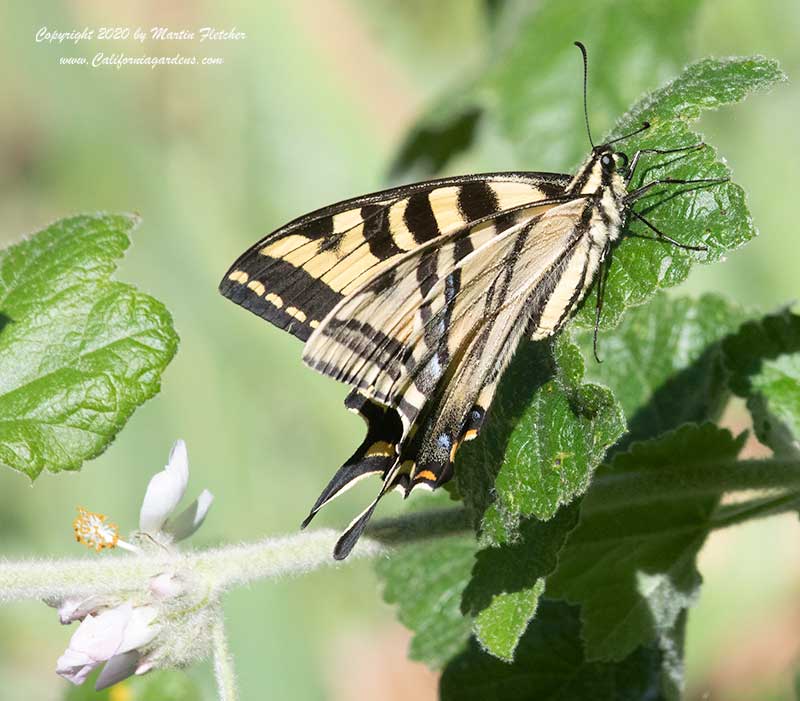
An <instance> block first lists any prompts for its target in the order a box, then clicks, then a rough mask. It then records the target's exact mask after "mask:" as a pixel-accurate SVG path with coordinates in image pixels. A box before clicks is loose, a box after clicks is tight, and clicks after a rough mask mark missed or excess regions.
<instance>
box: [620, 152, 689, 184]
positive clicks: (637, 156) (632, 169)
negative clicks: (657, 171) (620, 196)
mask: <svg viewBox="0 0 800 701" xmlns="http://www.w3.org/2000/svg"><path fill="white" fill-rule="evenodd" d="M701 148H705V144H704V143H703V142H702V141H701V142H700V143H699V144H692V145H691V146H681V147H680V148H642V149H639V150H638V151H636V153H634V154H633V158H632V159H631V165H630V168H629V169H628V176H627V177H626V178H625V185H626V186H627V185H628V184H629V183H630V181H631V180H632V179H633V174H634V172H635V171H636V166H637V165H638V164H639V159H640V158H641V157H642V155H643V154H645V153H658V154H662V155H663V154H667V153H683V152H684V151H696V150H698V149H701Z"/></svg>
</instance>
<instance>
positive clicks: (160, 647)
mask: <svg viewBox="0 0 800 701" xmlns="http://www.w3.org/2000/svg"><path fill="white" fill-rule="evenodd" d="M188 482H189V458H188V455H187V452H186V444H185V443H184V442H183V441H181V440H179V441H176V443H175V445H174V446H173V448H172V451H171V452H170V455H169V461H168V463H167V466H166V467H165V468H164V469H163V470H162V471H161V472H159V473H158V474H156V475H155V476H154V477H153V478H152V479H151V480H150V483H149V484H148V485H147V492H146V493H145V496H144V501H143V502H142V508H141V512H140V515H139V529H140V531H141V532H142V533H143V534H146V536H147V538H146V539H144V538H141V537H139V538H138V541H139V542H140V543H141V544H142V545H141V548H139V547H136V546H134V545H131V544H130V543H126V542H125V541H124V540H122V539H121V538H120V537H119V531H118V529H117V526H116V525H115V524H113V523H111V522H109V521H107V520H106V517H105V516H104V515H103V514H97V513H93V512H91V511H88V510H87V509H83V508H79V509H78V517H77V518H76V519H75V521H74V523H73V528H74V531H75V537H76V539H77V540H78V542H80V543H83V544H85V545H87V546H89V547H90V548H92V549H94V550H96V551H98V552H99V551H101V550H105V549H110V548H115V547H121V548H124V549H127V550H130V551H133V552H136V553H140V554H141V553H142V552H143V551H145V550H147V546H146V544H151V545H152V543H156V544H157V545H158V546H164V547H165V548H166V552H168V553H173V550H172V549H171V548H169V547H168V546H169V545H170V544H171V543H173V542H176V541H179V540H183V539H184V538H188V537H189V536H190V535H192V533H194V532H195V531H196V530H197V529H198V528H199V527H200V526H201V524H202V523H203V520H204V519H205V517H206V514H208V510H209V508H210V507H211V502H212V501H213V499H214V497H213V496H212V495H211V492H209V491H208V490H203V492H202V493H201V494H200V496H199V497H198V498H197V499H195V501H193V502H192V503H191V504H190V505H189V506H188V507H186V508H185V509H184V510H183V511H182V512H180V513H179V514H178V515H177V516H173V515H172V514H173V512H174V511H175V509H176V507H177V506H178V503H179V502H180V500H181V499H182V498H183V495H184V494H185V492H186V486H187V484H188ZM150 549H151V550H152V547H151V548H150ZM170 562H172V560H171V559H170V558H169V557H168V559H167V565H166V567H165V569H164V570H161V571H156V572H154V573H153V576H152V577H150V579H149V581H148V583H147V586H146V587H145V588H144V590H141V591H138V592H133V593H131V592H128V593H125V594H119V595H116V596H114V595H108V594H103V595H89V596H83V597H67V598H64V599H61V600H58V601H50V602H48V603H49V604H50V605H51V606H54V607H55V608H57V609H58V614H59V619H60V620H61V622H62V623H65V624H68V623H72V622H74V621H80V622H81V623H80V625H79V626H78V629H77V630H76V631H75V633H74V634H73V636H72V639H71V640H70V643H69V647H68V648H67V649H66V651H65V652H64V654H63V655H61V657H60V658H59V659H58V662H57V664H56V672H57V673H58V674H60V675H61V676H62V677H64V678H65V679H68V680H69V681H71V682H73V683H74V684H82V683H83V682H84V681H86V678H87V677H88V676H89V674H90V673H91V672H92V671H93V670H94V669H96V668H97V667H99V666H100V665H105V666H104V667H103V670H102V671H101V672H100V675H99V676H98V678H97V684H96V688H97V689H98V690H100V689H105V688H106V687H108V686H111V685H112V684H116V683H117V682H119V681H121V680H122V679H125V678H126V677H129V676H130V675H132V674H145V673H146V672H148V671H150V669H152V668H153V667H155V666H159V665H161V664H163V663H164V661H165V660H167V661H169V660H170V659H172V658H174V657H176V655H177V656H178V657H180V654H182V653H181V652H180V650H178V651H177V652H176V646H175V644H174V642H175V641H174V639H173V640H172V641H170V640H169V638H170V635H172V637H173V638H174V636H175V633H174V631H173V632H172V633H170V628H169V626H168V625H166V624H165V625H162V623H161V622H165V621H168V620H170V618H172V619H175V615H176V614H178V616H180V615H181V614H182V613H183V612H184V611H185V612H187V615H186V619H187V620H186V622H185V623H184V624H182V628H184V629H185V631H183V634H184V637H187V636H189V638H191V639H192V640H197V641H198V643H202V640H203V635H202V631H198V630H197V627H196V625H197V621H198V620H202V615H203V613H202V608H203V607H202V606H201V607H199V608H198V607H197V601H192V600H191V599H192V597H191V595H190V590H189V587H188V584H187V579H186V578H185V577H184V575H183V574H181V572H180V560H179V558H175V559H174V564H169V563H170ZM162 565H163V563H162ZM201 595H202V596H205V594H204V593H202V594H201ZM187 597H188V599H187ZM198 611H199V613H198ZM180 628H181V625H179V626H177V628H176V630H178V629H180ZM179 632H180V631H179ZM159 636H160V637H159ZM184 647H186V646H184ZM188 647H189V648H190V647H191V645H189V646H188ZM178 661H180V660H178Z"/></svg>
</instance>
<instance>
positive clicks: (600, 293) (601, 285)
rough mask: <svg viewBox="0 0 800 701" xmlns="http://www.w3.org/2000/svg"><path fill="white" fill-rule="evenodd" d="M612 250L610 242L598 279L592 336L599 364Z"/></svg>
mask: <svg viewBox="0 0 800 701" xmlns="http://www.w3.org/2000/svg"><path fill="white" fill-rule="evenodd" d="M610 250H611V242H610V241H609V242H608V243H607V244H606V245H605V248H604V249H603V254H602V255H601V256H600V266H601V267H600V275H599V276H598V278H597V302H596V303H595V307H594V333H593V334H592V352H593V353H594V359H595V360H596V361H597V362H598V363H602V362H603V361H602V360H600V356H599V355H598V354H597V333H598V331H599V330H600V315H601V314H602V313H603V297H604V296H605V293H606V280H607V279H608V269H609V267H610V266H611V258H610V257H609V256H608V253H609V251H610Z"/></svg>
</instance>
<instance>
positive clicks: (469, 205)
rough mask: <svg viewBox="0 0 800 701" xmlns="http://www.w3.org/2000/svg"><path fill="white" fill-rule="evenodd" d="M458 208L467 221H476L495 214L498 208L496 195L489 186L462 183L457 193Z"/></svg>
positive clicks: (486, 184)
mask: <svg viewBox="0 0 800 701" xmlns="http://www.w3.org/2000/svg"><path fill="white" fill-rule="evenodd" d="M458 208H459V209H460V210H461V214H462V215H463V217H464V219H466V220H467V221H477V220H478V219H482V218H483V217H488V216H490V215H492V214H496V213H497V212H498V210H499V208H500V205H499V203H498V201H497V195H496V194H495V192H494V190H492V188H491V187H489V184H488V183H486V182H484V181H480V180H476V181H474V182H471V183H464V184H463V185H462V186H461V191H460V192H459V193H458Z"/></svg>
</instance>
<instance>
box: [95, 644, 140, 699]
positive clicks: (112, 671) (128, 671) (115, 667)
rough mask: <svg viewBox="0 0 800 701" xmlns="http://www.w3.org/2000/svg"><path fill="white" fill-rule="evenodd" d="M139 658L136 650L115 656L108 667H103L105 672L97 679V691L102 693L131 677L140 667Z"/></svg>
mask: <svg viewBox="0 0 800 701" xmlns="http://www.w3.org/2000/svg"><path fill="white" fill-rule="evenodd" d="M139 657H140V655H139V653H138V652H136V650H131V651H129V652H123V653H122V654H120V655H114V657H112V658H111V659H110V660H109V661H108V662H106V666H105V667H103V671H102V672H100V675H99V676H98V677H97V681H96V682H95V685H94V688H95V691H102V690H103V689H107V688H108V687H109V686H112V685H114V684H116V683H117V682H121V681H122V680H123V679H127V678H128V677H130V676H131V675H132V674H133V673H134V672H135V671H136V669H137V667H138V666H139Z"/></svg>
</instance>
